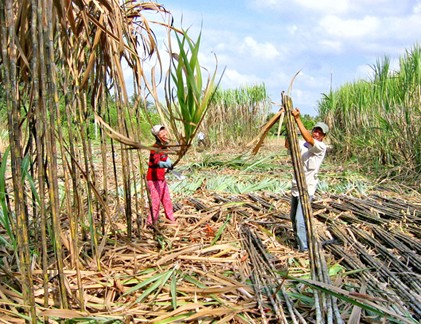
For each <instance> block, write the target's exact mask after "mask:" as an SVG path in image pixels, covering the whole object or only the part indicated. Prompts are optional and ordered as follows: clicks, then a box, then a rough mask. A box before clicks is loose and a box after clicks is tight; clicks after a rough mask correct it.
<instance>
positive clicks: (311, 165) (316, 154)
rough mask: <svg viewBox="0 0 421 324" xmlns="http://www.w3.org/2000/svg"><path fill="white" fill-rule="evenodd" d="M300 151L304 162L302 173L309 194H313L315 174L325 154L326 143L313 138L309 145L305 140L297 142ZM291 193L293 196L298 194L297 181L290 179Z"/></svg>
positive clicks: (316, 180) (315, 181) (315, 184)
mask: <svg viewBox="0 0 421 324" xmlns="http://www.w3.org/2000/svg"><path fill="white" fill-rule="evenodd" d="M298 145H299V147H300V152H301V159H302V160H303V164H304V174H305V178H306V182H307V189H308V194H309V196H313V195H314V193H315V192H316V188H317V183H318V179H317V174H318V173H319V169H320V165H321V164H322V162H323V159H324V157H325V155H326V144H325V143H323V142H320V141H317V140H314V146H311V145H310V144H309V143H307V142H305V141H299V143H298ZM291 194H292V195H293V196H294V197H298V196H299V192H298V187H297V181H296V180H295V178H294V179H293V180H292V188H291Z"/></svg>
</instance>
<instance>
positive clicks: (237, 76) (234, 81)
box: [222, 68, 262, 89]
mask: <svg viewBox="0 0 421 324" xmlns="http://www.w3.org/2000/svg"><path fill="white" fill-rule="evenodd" d="M260 83H262V81H261V80H260V79H259V78H258V77H256V76H255V75H253V74H241V73H239V72H238V71H236V70H234V69H228V68H227V69H226V70H225V74H224V78H223V79H222V86H223V88H227V89H235V88H240V87H245V86H248V85H254V84H260Z"/></svg>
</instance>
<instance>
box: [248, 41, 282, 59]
mask: <svg viewBox="0 0 421 324" xmlns="http://www.w3.org/2000/svg"><path fill="white" fill-rule="evenodd" d="M240 51H241V52H242V53H243V54H246V55H252V56H255V57H258V58H261V59H262V60H272V59H275V58H276V57H278V56H279V55H280V53H279V52H278V50H277V49H276V47H275V46H274V45H273V44H272V43H269V42H265V43H258V42H257V41H256V40H255V39H254V38H253V37H249V36H248V37H246V38H244V41H243V43H242V45H241V46H240Z"/></svg>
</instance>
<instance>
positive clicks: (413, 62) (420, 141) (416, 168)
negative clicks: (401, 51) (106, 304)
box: [319, 44, 421, 184]
mask: <svg viewBox="0 0 421 324" xmlns="http://www.w3.org/2000/svg"><path fill="white" fill-rule="evenodd" d="M372 68H373V72H374V78H373V80H372V81H370V82H368V81H356V82H354V83H349V84H346V85H344V86H342V87H340V88H339V89H338V90H336V91H331V92H330V93H329V94H325V95H324V97H323V98H322V100H321V101H320V103H319V112H320V116H321V117H322V118H323V119H324V120H326V121H327V122H328V124H329V125H330V126H331V129H332V131H331V134H330V140H331V143H332V144H333V145H334V147H335V150H336V155H337V156H338V158H339V159H344V158H345V159H350V160H353V161H355V162H357V163H359V164H360V165H363V166H365V169H366V171H367V170H368V171H374V172H375V173H376V174H377V175H379V176H381V177H385V178H386V177H387V178H395V179H398V180H409V181H410V182H411V183H412V184H416V183H418V184H419V175H420V174H421V109H420V107H421V91H420V89H421V47H420V45H418V44H417V45H415V46H414V47H413V48H412V49H411V50H408V51H407V52H406V54H405V55H404V56H403V57H402V58H401V59H400V61H399V71H392V70H391V68H390V60H389V59H388V58H387V57H385V58H384V59H383V60H379V61H377V63H376V64H375V65H374V66H373V67H372Z"/></svg>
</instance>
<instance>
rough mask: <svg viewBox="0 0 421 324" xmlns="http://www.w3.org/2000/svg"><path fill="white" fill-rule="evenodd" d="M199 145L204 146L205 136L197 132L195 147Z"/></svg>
mask: <svg viewBox="0 0 421 324" xmlns="http://www.w3.org/2000/svg"><path fill="white" fill-rule="evenodd" d="M200 145H203V146H206V143H205V134H204V133H203V132H199V133H198V134H197V146H200Z"/></svg>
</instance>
